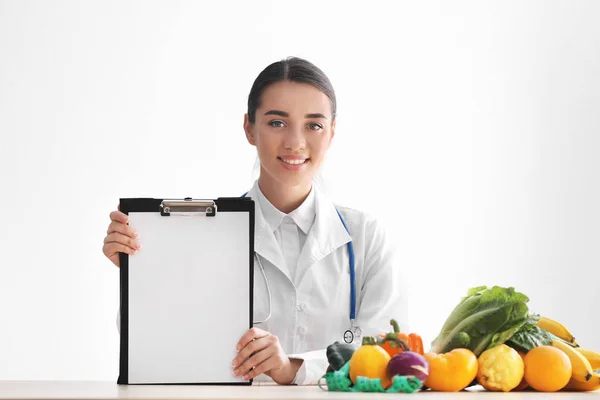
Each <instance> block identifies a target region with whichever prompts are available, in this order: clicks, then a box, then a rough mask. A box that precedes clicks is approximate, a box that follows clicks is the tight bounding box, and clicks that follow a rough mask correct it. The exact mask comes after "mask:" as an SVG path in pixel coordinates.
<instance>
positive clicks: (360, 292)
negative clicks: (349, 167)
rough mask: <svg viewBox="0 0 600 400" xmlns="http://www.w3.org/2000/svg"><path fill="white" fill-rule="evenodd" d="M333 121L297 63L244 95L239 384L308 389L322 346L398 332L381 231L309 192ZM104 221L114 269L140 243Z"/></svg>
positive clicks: (309, 73)
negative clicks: (248, 153) (247, 264)
mask: <svg viewBox="0 0 600 400" xmlns="http://www.w3.org/2000/svg"><path fill="white" fill-rule="evenodd" d="M335 117H336V98H335V93H334V91H333V87H332V85H331V83H330V81H329V79H328V78H327V77H326V76H325V74H324V73H323V72H322V71H321V70H320V69H319V68H317V67H316V66H315V65H313V64H311V63H310V62H308V61H306V60H303V59H299V58H288V59H286V60H282V61H279V62H275V63H273V64H271V65H269V66H268V67H267V68H265V69H264V70H263V71H262V72H261V73H260V74H259V76H258V77H257V79H256V80H255V82H254V85H253V86H252V89H251V90H250V94H249V98H248V112H247V114H245V115H244V131H245V132H246V138H247V140H248V142H249V143H250V144H251V145H253V146H255V147H256V149H257V152H258V157H259V159H260V176H259V178H258V180H257V181H256V182H255V183H254V185H253V187H252V188H251V189H250V191H249V192H248V194H247V196H248V197H251V198H252V199H254V200H255V202H256V203H255V205H256V212H255V219H256V221H255V226H256V227H255V250H256V253H257V257H256V258H255V266H256V268H255V278H254V282H255V290H254V293H255V294H254V296H255V298H254V315H255V319H260V320H262V321H263V322H260V323H256V324H255V326H254V327H253V328H252V329H250V330H249V331H247V332H246V333H245V334H244V335H243V336H242V337H241V338H240V340H239V342H238V345H237V350H238V351H239V352H238V355H237V357H236V358H235V359H234V360H233V362H232V368H233V369H234V373H235V374H236V375H238V376H242V377H243V378H244V379H252V378H255V377H257V376H259V375H261V374H264V375H262V376H265V375H266V376H268V377H270V379H272V380H273V381H275V382H277V383H279V384H290V383H295V384H300V385H302V384H314V383H316V382H317V381H318V379H319V378H320V377H321V376H322V375H323V374H324V373H325V370H326V368H327V365H328V363H327V359H326V353H325V349H326V347H327V346H328V345H329V344H331V343H333V342H335V341H343V340H346V341H348V340H350V339H351V337H352V335H349V333H348V332H347V331H349V330H350V328H351V326H358V327H359V328H360V330H361V331H362V333H363V334H365V335H376V334H378V333H382V332H387V331H388V330H389V329H390V324H389V321H390V319H391V318H395V319H397V320H399V321H401V328H403V330H406V329H407V328H408V327H407V326H406V325H405V322H406V319H407V315H406V313H407V307H406V303H405V301H404V299H405V298H404V294H405V292H404V291H403V290H402V288H403V285H404V279H403V278H402V277H401V273H400V266H398V265H395V264H394V262H393V254H392V253H393V251H392V248H391V246H390V244H389V243H388V242H387V240H386V236H385V233H384V231H383V229H382V227H381V226H380V225H379V224H378V223H377V221H376V220H375V219H374V218H372V217H370V216H368V215H366V214H365V213H363V212H360V211H357V210H353V209H350V208H345V207H336V206H335V205H334V203H333V202H332V201H331V200H330V199H329V198H328V197H327V195H326V194H325V193H324V192H323V191H322V190H320V189H319V187H317V186H316V185H314V184H313V178H314V176H315V174H316V173H317V171H318V170H319V168H320V166H321V164H322V163H323V159H324V157H325V155H326V153H327V150H328V149H329V146H330V144H331V140H332V139H333V137H334V135H335V128H336V118H335ZM357 156H359V155H357ZM357 190H360V185H359V186H358V187H357ZM338 212H339V214H338ZM110 218H111V220H112V221H111V223H110V225H109V228H108V231H107V236H106V238H105V240H104V248H103V251H104V254H105V255H106V256H107V257H108V258H109V259H110V260H111V261H112V262H113V263H114V264H115V265H117V266H119V252H124V253H127V254H134V253H135V252H136V251H137V250H139V248H140V243H139V242H138V240H137V239H136V238H137V234H136V233H135V230H134V227H131V226H128V225H127V222H128V217H127V216H126V215H125V214H123V213H121V212H119V211H114V212H112V213H111V215H110ZM349 242H351V244H352V247H353V251H354V264H355V271H356V272H355V277H356V283H355V288H356V289H355V290H356V291H355V303H356V305H355V321H352V322H354V323H352V322H351V316H352V315H351V303H352V301H351V284H350V282H351V280H350V246H348V243H349ZM258 262H260V264H259V263H258ZM260 265H262V267H263V268H264V273H265V276H266V280H265V279H264V278H263V277H262V275H261V272H260ZM266 282H268V284H269V286H270V291H271V297H272V298H271V300H269V298H268V295H267V287H266ZM402 322H404V325H403V326H402ZM351 332H352V333H354V334H355V335H357V336H358V335H360V331H356V330H351ZM359 340H360V338H359V337H357V338H355V339H354V343H357V342H358V344H360V343H359ZM262 376H261V377H262ZM267 379H268V378H267Z"/></svg>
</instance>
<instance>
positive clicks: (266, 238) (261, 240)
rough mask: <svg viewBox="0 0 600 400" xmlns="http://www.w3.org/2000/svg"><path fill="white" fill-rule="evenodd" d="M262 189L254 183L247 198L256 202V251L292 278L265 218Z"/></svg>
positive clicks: (256, 182)
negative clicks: (261, 204)
mask: <svg viewBox="0 0 600 400" xmlns="http://www.w3.org/2000/svg"><path fill="white" fill-rule="evenodd" d="M259 192H260V189H259V187H258V180H256V181H255V182H254V185H253V186H252V188H251V189H250V191H248V194H247V195H246V197H250V198H252V200H254V251H255V252H256V253H257V254H258V255H259V256H260V257H263V258H264V259H266V260H268V261H269V262H270V263H271V264H273V265H275V266H276V267H277V268H278V269H279V270H281V272H282V273H283V274H284V275H285V276H287V277H288V279H290V280H291V278H290V273H289V270H288V268H287V266H286V264H285V260H284V258H283V253H282V252H281V248H280V247H279V244H278V243H277V239H275V235H274V234H273V230H272V229H271V225H269V222H268V221H267V219H266V218H265V215H264V214H263V211H262V209H261V207H260V203H259V196H260V194H259Z"/></svg>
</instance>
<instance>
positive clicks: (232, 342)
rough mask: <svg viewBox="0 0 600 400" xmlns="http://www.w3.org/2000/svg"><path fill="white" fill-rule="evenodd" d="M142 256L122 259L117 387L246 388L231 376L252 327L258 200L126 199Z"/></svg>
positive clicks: (122, 203) (123, 201)
mask: <svg viewBox="0 0 600 400" xmlns="http://www.w3.org/2000/svg"><path fill="white" fill-rule="evenodd" d="M120 210H121V212H123V213H125V214H127V215H129V224H130V225H131V226H132V227H134V228H135V230H136V231H137V232H138V233H139V240H140V242H141V243H142V248H141V249H140V250H139V251H138V252H137V253H136V254H134V255H128V254H126V253H120V254H119V260H120V266H121V268H120V304H121V329H120V334H121V338H120V339H121V340H120V357H119V377H118V379H117V383H118V384H128V385H129V384H147V385H152V384H160V385H170V384H176V385H203V384H205V385H251V384H252V380H249V381H246V380H243V379H242V378H241V377H236V376H235V375H234V374H233V367H232V365H231V362H232V361H233V359H234V358H235V356H236V354H237V353H236V350H235V347H236V344H237V342H238V341H239V339H240V338H241V337H242V335H243V334H244V333H245V332H246V331H247V330H248V329H250V328H251V327H252V326H253V323H252V321H253V319H252V318H253V284H254V282H253V279H254V271H253V268H254V262H253V257H254V200H252V199H251V198H249V197H244V198H241V197H233V198H232V197H219V198H217V199H216V200H200V199H192V198H189V197H188V198H185V199H155V198H122V199H120Z"/></svg>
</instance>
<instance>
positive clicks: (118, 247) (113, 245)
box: [102, 242, 137, 258]
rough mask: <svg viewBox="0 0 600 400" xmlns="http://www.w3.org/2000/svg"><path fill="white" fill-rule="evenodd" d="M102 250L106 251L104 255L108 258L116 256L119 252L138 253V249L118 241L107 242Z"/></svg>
mask: <svg viewBox="0 0 600 400" xmlns="http://www.w3.org/2000/svg"><path fill="white" fill-rule="evenodd" d="M102 252H103V253H104V255H105V256H106V257H108V258H111V257H113V256H115V255H116V254H118V253H127V254H130V255H131V254H135V253H137V250H136V249H132V248H131V247H129V246H125V245H124V244H122V243H118V242H110V243H105V244H104V246H103V247H102Z"/></svg>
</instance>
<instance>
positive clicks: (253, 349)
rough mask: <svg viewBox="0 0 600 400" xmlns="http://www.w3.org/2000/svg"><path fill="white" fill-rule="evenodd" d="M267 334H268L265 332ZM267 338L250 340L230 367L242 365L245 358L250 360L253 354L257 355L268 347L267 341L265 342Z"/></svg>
mask: <svg viewBox="0 0 600 400" xmlns="http://www.w3.org/2000/svg"><path fill="white" fill-rule="evenodd" d="M265 333H268V332H265ZM266 339H267V336H264V337H261V338H258V339H256V340H252V341H251V342H250V343H248V344H247V345H246V346H244V348H243V349H242V350H240V352H239V353H238V354H237V356H235V358H234V359H233V362H232V365H233V366H234V367H237V366H238V365H242V363H243V362H244V361H246V359H247V358H250V356H252V355H253V354H254V353H257V352H259V351H261V350H262V349H264V348H265V347H267V346H268V345H269V341H268V340H266Z"/></svg>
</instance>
